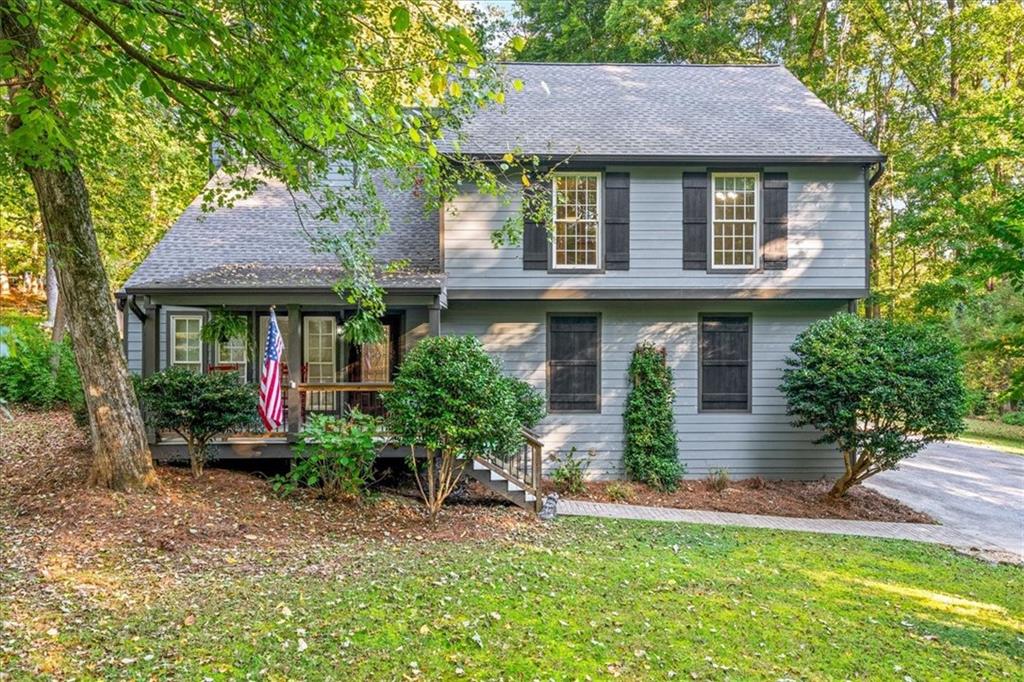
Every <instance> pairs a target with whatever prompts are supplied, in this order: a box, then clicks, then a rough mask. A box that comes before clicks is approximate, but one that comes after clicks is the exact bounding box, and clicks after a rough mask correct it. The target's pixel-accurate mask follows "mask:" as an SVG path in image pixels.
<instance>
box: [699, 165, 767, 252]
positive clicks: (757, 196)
mask: <svg viewBox="0 0 1024 682" xmlns="http://www.w3.org/2000/svg"><path fill="white" fill-rule="evenodd" d="M717 178H753V179H754V221H753V222H754V254H753V255H754V257H753V260H752V262H751V263H750V264H749V265H748V264H746V263H739V264H732V265H724V264H719V263H716V262H715V254H716V252H715V223H717V222H722V223H748V222H750V221H748V220H736V219H728V218H723V219H721V220H717V219H716V218H715V192H716V191H717V190H716V189H715V180H716V179H717ZM710 194H711V206H709V207H708V208H709V210H710V211H711V221H710V222H711V231H710V234H708V250H709V251H710V256H711V257H710V259H709V260H708V263H709V264H710V267H711V269H712V270H743V271H749V270H757V269H759V268H760V267H761V228H762V226H761V222H762V220H761V173H759V172H757V171H745V172H743V171H737V172H729V173H712V174H711V192H710Z"/></svg>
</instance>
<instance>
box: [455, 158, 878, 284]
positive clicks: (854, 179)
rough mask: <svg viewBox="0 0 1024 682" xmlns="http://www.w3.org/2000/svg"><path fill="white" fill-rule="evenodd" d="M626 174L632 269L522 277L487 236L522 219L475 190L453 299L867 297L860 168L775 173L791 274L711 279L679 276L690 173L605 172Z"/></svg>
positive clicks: (460, 209) (469, 196)
mask: <svg viewBox="0 0 1024 682" xmlns="http://www.w3.org/2000/svg"><path fill="white" fill-rule="evenodd" d="M606 170H609V171H627V172H629V173H630V259H629V261H630V269H629V270H622V271H613V270H612V271H607V272H603V273H598V274H564V273H549V272H545V271H543V270H525V271H524V270H523V262H522V247H521V246H509V247H503V248H500V249H495V248H494V247H493V246H492V245H491V241H490V237H491V234H492V233H493V232H494V231H495V230H497V229H498V228H500V227H501V226H502V224H503V223H504V222H505V220H506V219H507V218H509V217H510V216H512V215H514V214H515V213H516V211H518V210H519V201H518V190H514V191H512V192H510V194H509V196H508V197H507V198H506V199H504V200H503V199H499V198H495V197H490V196H486V195H483V194H480V193H479V192H476V191H475V190H474V189H472V188H465V191H464V193H463V194H461V195H460V196H458V197H457V198H456V199H455V200H453V201H452V202H450V203H449V204H448V206H447V209H446V215H445V223H444V254H445V256H444V258H445V269H446V270H447V271H448V290H449V293H450V294H451V295H452V297H453V298H457V297H458V292H459V291H460V290H467V289H469V290H471V289H516V288H524V289H538V288H539V289H561V288H564V289H596V290H601V289H611V288H615V289H621V288H637V289H648V288H659V287H661V288H703V287H708V288H711V289H719V288H729V289H757V288H763V289H830V288H831V289H847V290H849V289H863V288H864V287H865V286H866V283H865V277H866V270H865V255H866V254H865V229H864V171H863V169H862V168H860V167H857V166H824V167H823V166H791V167H786V166H777V167H776V166H771V167H765V168H764V169H763V170H766V171H782V172H786V173H788V174H789V242H788V247H789V267H788V268H787V269H785V270H774V271H764V272H755V273H737V274H722V273H714V274H708V273H707V272H704V271H699V270H683V269H682V249H683V233H682V220H683V217H682V202H683V198H682V191H683V190H682V174H683V171H702V170H705V169H703V168H696V167H682V166H678V167H650V166H647V167H639V166H638V167H628V166H614V167H608V168H607V169H606Z"/></svg>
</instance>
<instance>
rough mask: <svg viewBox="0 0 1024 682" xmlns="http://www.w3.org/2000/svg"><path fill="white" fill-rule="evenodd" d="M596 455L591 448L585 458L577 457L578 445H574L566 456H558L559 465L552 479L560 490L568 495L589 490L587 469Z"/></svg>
mask: <svg viewBox="0 0 1024 682" xmlns="http://www.w3.org/2000/svg"><path fill="white" fill-rule="evenodd" d="M595 455H596V453H595V452H594V451H593V450H590V451H589V452H587V456H586V458H585V459H584V458H582V457H577V456H576V446H573V447H572V448H571V449H570V450H569V452H567V453H566V454H565V457H563V458H557V457H556V459H555V461H557V462H558V466H557V467H555V469H554V470H553V471H552V472H551V481H552V482H553V483H554V484H555V488H557V489H558V492H560V493H562V494H568V495H582V494H583V493H585V492H587V486H586V478H587V469H589V468H590V462H591V460H593V459H594V456H595Z"/></svg>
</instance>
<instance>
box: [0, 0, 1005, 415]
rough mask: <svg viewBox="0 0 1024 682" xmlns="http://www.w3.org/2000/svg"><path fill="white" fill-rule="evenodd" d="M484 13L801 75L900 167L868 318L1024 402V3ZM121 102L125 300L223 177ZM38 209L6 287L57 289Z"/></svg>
mask: <svg viewBox="0 0 1024 682" xmlns="http://www.w3.org/2000/svg"><path fill="white" fill-rule="evenodd" d="M468 4H471V5H473V8H474V15H475V19H476V21H477V24H478V26H477V29H478V34H479V36H480V38H481V40H482V41H483V42H484V44H485V45H486V46H487V47H488V49H489V50H490V52H491V54H492V56H494V57H496V58H500V59H518V60H526V61H567V62H576V61H595V62H667V63H676V62H691V63H721V62H743V63H749V62H781V63H783V64H785V65H786V66H787V67H788V68H789V69H790V70H791V71H792V72H793V73H794V74H795V75H796V76H797V77H799V78H800V79H801V80H802V81H803V82H804V83H805V84H806V85H807V86H808V87H809V88H810V89H811V90H812V91H814V92H815V93H816V94H817V95H818V96H819V97H820V98H821V99H822V100H824V101H825V102H826V103H827V104H828V105H829V106H831V107H832V108H833V109H834V110H835V111H837V112H838V113H839V114H840V115H841V116H842V117H843V118H844V119H845V120H846V121H847V122H848V123H849V124H850V125H851V126H852V127H853V128H854V129H856V130H857V131H858V132H859V133H860V134H861V135H863V136H864V137H865V138H866V139H868V140H870V141H871V142H872V143H874V144H875V145H876V146H878V148H879V149H881V150H882V151H883V152H884V153H885V154H887V155H888V157H889V160H888V164H887V168H886V172H885V174H884V175H883V176H882V179H881V181H880V182H879V184H877V185H876V186H875V189H874V191H873V193H872V202H871V225H870V229H871V233H872V249H871V254H870V256H871V278H872V291H873V294H872V298H871V299H870V300H868V301H866V302H865V304H864V309H863V312H864V314H866V315H869V316H885V317H893V318H914V319H919V320H920V319H927V320H931V321H934V322H935V323H936V324H937V325H942V326H944V327H945V328H947V329H948V330H949V331H951V332H952V333H953V334H954V336H955V337H956V338H958V339H959V340H960V341H961V343H963V344H964V346H965V350H966V358H967V363H968V379H969V383H970V387H971V388H972V390H973V400H974V411H975V412H979V413H981V412H998V411H1005V410H1008V409H1011V407H1012V406H1013V405H1014V404H1018V403H1020V402H1021V401H1022V400H1024V295H1022V291H1024V118H1022V111H1024V4H1022V2H1021V0H1000V1H977V0H971V1H964V0H859V1H857V2H852V1H843V0H517V1H516V2H481V3H468ZM513 44H515V45H516V46H517V47H519V46H523V45H524V47H523V49H522V50H521V51H518V52H517V51H516V50H514V49H512V45H513ZM83 106H84V108H83V111H82V116H84V117H88V115H89V112H88V106H102V104H100V103H89V104H86V105H83ZM116 106H117V107H119V109H118V111H117V115H116V117H114V120H115V121H116V125H115V126H114V128H113V129H108V128H106V127H104V128H102V129H100V128H97V129H94V130H92V131H91V134H92V135H94V140H93V142H94V143H95V144H92V145H90V144H89V141H88V140H85V144H84V147H85V149H86V152H85V153H82V154H81V157H80V158H81V162H82V164H83V170H84V173H85V175H86V181H87V185H88V187H89V189H90V192H91V198H92V201H93V209H94V213H95V219H96V227H97V232H98V236H99V240H100V247H101V249H102V251H103V255H104V258H105V259H106V265H107V269H108V272H109V273H110V275H111V278H112V279H113V284H114V285H115V286H119V285H120V284H121V283H122V282H123V281H124V279H125V278H126V277H127V276H128V274H129V273H130V272H131V271H132V269H133V268H134V267H135V265H137V264H138V262H139V261H141V259H142V258H143V257H144V256H145V255H146V253H148V251H149V249H150V248H152V246H153V245H154V244H155V243H156V242H157V241H158V240H159V238H160V237H161V236H162V234H163V233H164V231H165V230H166V229H167V227H168V226H169V225H170V224H171V222H173V220H174V218H175V217H176V216H177V215H178V214H179V213H180V211H181V210H183V208H184V207H185V206H186V205H187V204H188V202H189V201H191V199H192V198H193V197H194V196H195V195H196V194H197V193H198V192H199V191H200V189H201V187H202V185H203V183H204V182H205V180H206V178H207V177H208V174H209V172H210V164H209V160H208V145H207V141H205V140H202V139H195V138H194V137H193V138H187V139H186V138H184V137H183V136H182V135H181V133H180V132H179V131H178V129H177V128H176V126H175V121H174V118H173V116H172V115H171V114H170V113H169V112H168V111H166V110H163V109H161V108H160V107H159V105H154V104H153V103H152V100H148V101H146V102H144V101H143V100H142V98H140V99H139V101H138V102H137V103H132V102H131V100H130V99H128V100H125V101H123V102H119V103H118V104H117V105H116ZM107 113H108V114H109V112H107ZM103 120H107V117H106V116H105V117H104V118H103ZM112 140H113V141H114V144H111V141H112ZM35 207H36V200H35V197H34V196H33V195H32V189H31V186H30V185H29V184H28V183H27V181H26V180H25V179H24V174H21V173H18V174H14V173H11V174H7V175H5V174H3V173H0V280H3V282H2V284H3V285H4V286H5V287H6V286H8V283H9V284H10V285H11V286H14V287H15V289H18V288H19V287H22V288H23V286H24V282H25V281H26V275H27V276H28V279H29V280H32V281H35V282H39V283H40V286H41V283H42V282H44V281H45V273H46V258H45V252H46V250H45V247H44V245H43V243H42V231H41V228H40V226H39V217H38V214H37V209H36V208H35Z"/></svg>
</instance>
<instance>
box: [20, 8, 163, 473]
mask: <svg viewBox="0 0 1024 682" xmlns="http://www.w3.org/2000/svg"><path fill="white" fill-rule="evenodd" d="M28 17H30V15H29V14H28V13H27V12H25V6H24V3H23V2H20V1H18V0H0V40H5V41H10V45H11V47H10V50H9V54H10V55H11V57H12V60H11V65H12V66H13V67H14V69H13V70H14V74H15V80H17V81H20V84H19V85H14V86H9V87H8V88H7V94H8V97H9V98H11V99H12V100H13V99H14V98H15V97H17V95H18V93H19V92H20V91H21V90H22V89H23V88H25V89H28V90H30V91H31V96H32V97H34V98H35V101H36V102H37V103H39V104H36V106H38V107H42V108H44V109H45V108H49V109H50V111H49V113H51V114H52V115H54V116H55V117H56V118H57V120H58V122H59V121H60V116H59V114H58V113H57V111H56V107H55V105H54V101H55V98H56V96H57V93H54V92H52V91H51V90H49V89H48V88H47V87H46V85H45V84H44V83H43V81H42V79H41V78H40V77H39V74H38V73H37V72H36V66H35V65H36V64H37V62H38V60H39V59H41V58H42V56H43V55H44V54H45V49H44V46H43V44H42V41H41V40H40V38H39V33H38V30H37V28H36V26H35V25H34V24H32V23H31V21H27V22H26V19H27V18H28ZM6 127H7V132H8V134H10V133H12V132H14V131H16V130H18V129H19V128H21V127H22V120H21V118H20V117H19V116H17V115H11V116H9V117H8V119H7V122H6ZM39 144H51V145H52V146H53V148H51V149H49V150H48V151H49V152H51V153H52V154H53V157H52V158H51V159H50V160H48V162H47V163H46V165H45V166H44V165H43V164H41V163H40V162H39V160H38V159H39V157H36V156H32V155H31V154H30V153H28V152H26V153H25V155H24V156H23V157H22V158H20V159H18V161H19V162H20V163H21V165H22V166H23V168H24V169H25V171H26V172H27V173H28V175H29V177H30V178H31V179H32V185H33V187H34V188H35V192H36V198H37V201H38V202H39V210H40V215H41V217H42V223H43V233H44V234H45V235H46V242H47V246H48V249H49V254H50V255H51V256H52V257H53V259H54V266H55V269H56V271H57V289H58V292H59V293H58V295H59V298H60V300H61V303H62V305H63V307H64V314H65V316H66V318H67V324H68V330H69V331H70V333H71V339H72V341H73V342H74V350H75V362H76V364H77V365H78V372H79V375H80V376H81V378H82V387H83V389H84V392H85V401H86V406H87V407H88V409H89V426H90V428H91V431H92V445H93V464H92V469H91V471H90V472H89V481H90V483H92V484H95V485H99V486H104V487H108V488H112V489H114V490H142V489H145V488H149V487H152V486H154V485H156V482H157V479H156V472H155V471H154V469H153V460H152V457H151V455H150V452H149V446H148V444H147V443H146V430H145V427H144V425H143V422H142V414H141V412H140V411H139V406H138V403H137V402H136V399H135V391H134V389H133V388H132V384H131V381H130V380H129V376H128V368H127V366H126V364H125V360H124V357H123V356H122V355H121V344H120V340H119V339H118V334H117V321H116V318H115V313H114V300H113V297H112V296H111V294H110V286H109V283H108V280H107V273H106V270H105V269H104V267H103V261H102V260H101V258H100V250H99V246H98V244H97V243H96V233H95V231H94V229H93V223H92V213H91V211H90V208H89V195H88V192H87V191H86V187H85V179H84V178H83V177H82V173H81V171H80V170H79V168H78V164H77V161H76V159H75V158H74V155H73V154H72V153H71V152H70V151H68V150H67V149H65V148H63V147H60V146H59V145H58V143H56V142H54V141H53V140H52V138H50V139H48V140H43V141H40V142H39ZM46 156H47V155H46V154H43V155H42V157H43V158H46Z"/></svg>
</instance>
